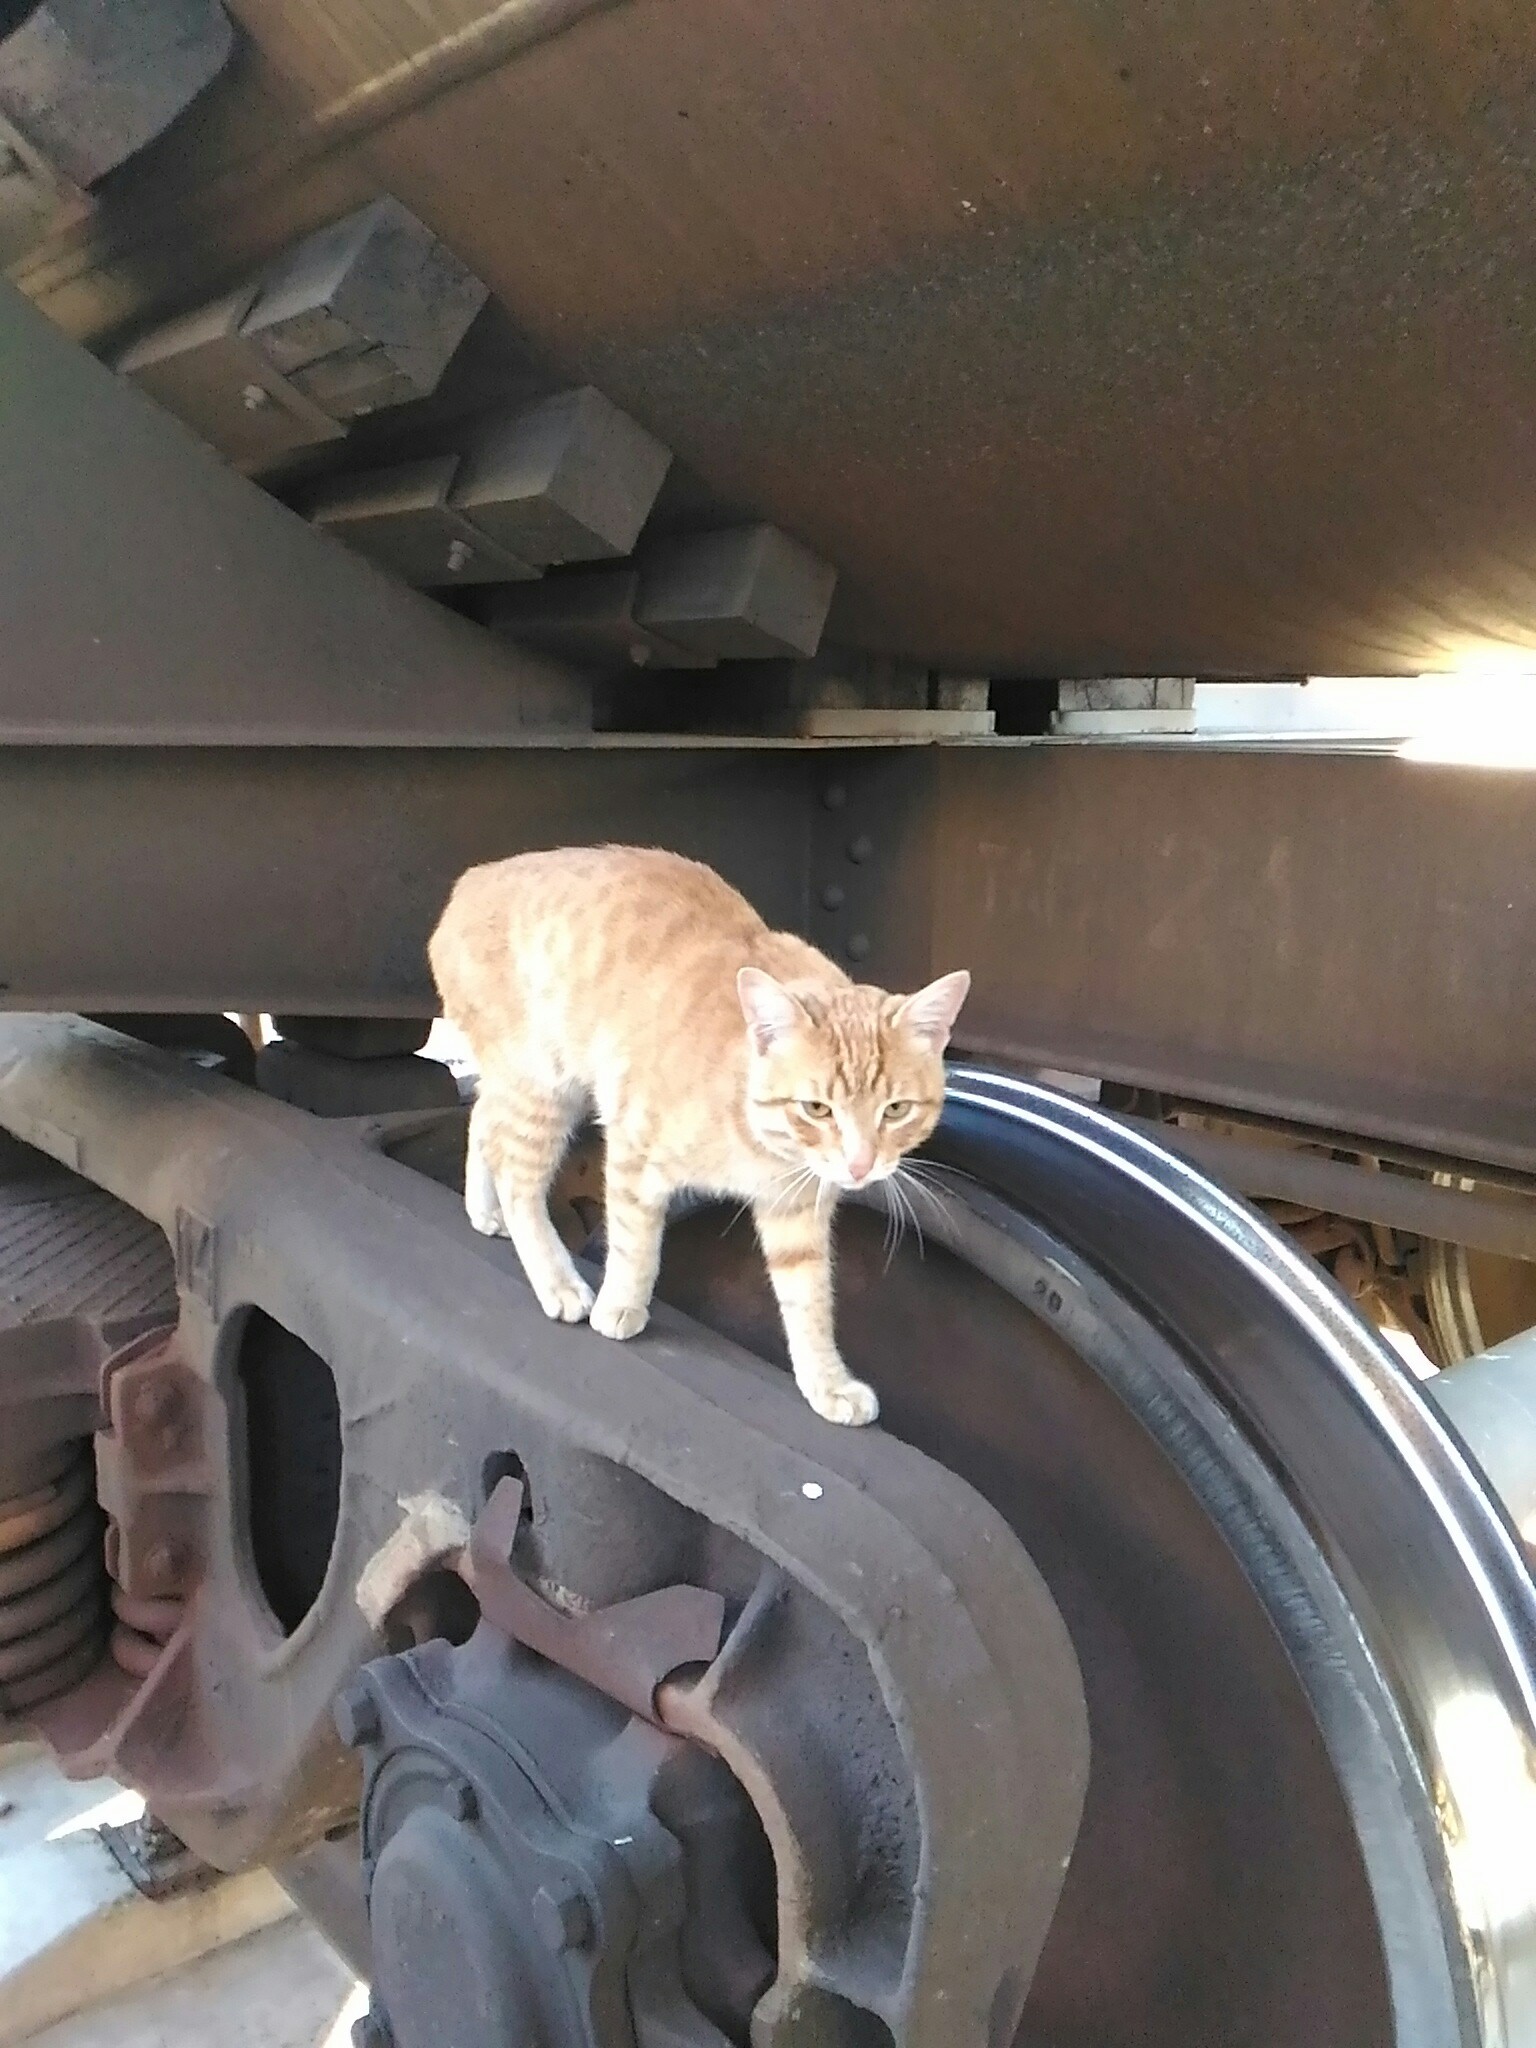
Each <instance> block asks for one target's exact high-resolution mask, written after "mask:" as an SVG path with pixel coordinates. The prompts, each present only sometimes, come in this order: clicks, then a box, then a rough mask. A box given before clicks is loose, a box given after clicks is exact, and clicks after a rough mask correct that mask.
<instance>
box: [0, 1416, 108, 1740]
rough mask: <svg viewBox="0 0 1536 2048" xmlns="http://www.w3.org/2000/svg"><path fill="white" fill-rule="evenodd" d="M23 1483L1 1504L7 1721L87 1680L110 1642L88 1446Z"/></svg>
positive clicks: (47, 1463)
mask: <svg viewBox="0 0 1536 2048" xmlns="http://www.w3.org/2000/svg"><path fill="white" fill-rule="evenodd" d="M12 1483H13V1484H14V1483H16V1482H14V1481H13V1482H12ZM22 1483H23V1484H24V1487H25V1491H23V1492H21V1493H17V1494H14V1495H11V1496H9V1497H8V1498H0V1720H3V1719H4V1718H6V1717H7V1716H12V1715H22V1714H26V1713H30V1712H31V1711H32V1710H33V1709H34V1708H36V1707H40V1706H42V1705H43V1704H44V1703H45V1702H46V1701H48V1700H51V1699H54V1698H56V1697H57V1695H58V1694H60V1693H63V1692H68V1691H69V1689H70V1688H71V1686H74V1685H78V1684H79V1683H80V1681H81V1680H82V1679H83V1678H86V1677H87V1676H89V1674H90V1672H91V1671H92V1670H93V1669H94V1668H95V1666H96V1664H97V1663H98V1661H99V1660H100V1657H101V1654H102V1649H103V1641H102V1638H103V1636H104V1634H105V1618H106V1600H105V1597H104V1596H105V1593H106V1564H105V1560H104V1558H103V1556H102V1549H101V1514H100V1511H99V1509H98V1508H97V1506H96V1484H95V1470H94V1467H93V1465H92V1462H91V1451H90V1446H89V1444H86V1443H71V1444H65V1445H63V1446H61V1447H60V1448H59V1449H58V1450H56V1451H54V1452H51V1453H50V1454H49V1455H48V1457H47V1458H46V1459H42V1460H39V1462H38V1463H37V1465H36V1466H34V1467H33V1468H32V1469H31V1470H30V1471H29V1472H28V1473H27V1474H26V1476H25V1479H24V1481H23V1482H22Z"/></svg>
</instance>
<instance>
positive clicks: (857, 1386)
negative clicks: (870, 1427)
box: [802, 1379, 880, 1429]
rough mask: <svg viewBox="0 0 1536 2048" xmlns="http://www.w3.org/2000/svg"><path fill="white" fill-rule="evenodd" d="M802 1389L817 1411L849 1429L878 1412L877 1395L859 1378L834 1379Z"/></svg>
mask: <svg viewBox="0 0 1536 2048" xmlns="http://www.w3.org/2000/svg"><path fill="white" fill-rule="evenodd" d="M802 1391H803V1392H804V1393H805V1398H806V1399H807V1401H809V1402H810V1404H811V1406H812V1407H813V1408H814V1409H815V1410H816V1413H817V1414H818V1415H820V1416H823V1417H824V1418H825V1419H826V1420H827V1421H828V1422H840V1423H842V1424H844V1425H845V1427H847V1428H849V1429H863V1428H864V1426H865V1425H866V1424H867V1423H871V1422H873V1421H874V1420H875V1419H876V1417H877V1416H878V1415H879V1413H880V1397H879V1395H878V1394H876V1392H875V1390H874V1388H873V1387H867V1386H865V1384H864V1382H863V1381H862V1380H856V1379H846V1380H834V1381H833V1382H832V1383H831V1385H830V1386H826V1387H816V1388H814V1389H811V1388H806V1389H802Z"/></svg>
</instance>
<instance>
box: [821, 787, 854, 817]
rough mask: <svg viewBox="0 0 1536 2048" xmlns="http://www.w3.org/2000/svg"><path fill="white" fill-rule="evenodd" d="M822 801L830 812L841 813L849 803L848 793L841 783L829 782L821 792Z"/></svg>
mask: <svg viewBox="0 0 1536 2048" xmlns="http://www.w3.org/2000/svg"><path fill="white" fill-rule="evenodd" d="M821 801H822V803H823V804H824V805H825V807H826V808H827V809H828V810H829V811H840V810H841V809H842V808H843V805H844V804H845V803H847V801H848V792H847V790H846V789H844V787H843V785H842V784H841V783H840V782H829V783H828V784H827V786H826V788H825V789H824V790H823V791H822V792H821Z"/></svg>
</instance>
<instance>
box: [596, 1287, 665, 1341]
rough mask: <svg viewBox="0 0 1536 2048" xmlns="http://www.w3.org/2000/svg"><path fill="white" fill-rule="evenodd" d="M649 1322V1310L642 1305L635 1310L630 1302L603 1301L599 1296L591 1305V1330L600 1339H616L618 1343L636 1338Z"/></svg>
mask: <svg viewBox="0 0 1536 2048" xmlns="http://www.w3.org/2000/svg"><path fill="white" fill-rule="evenodd" d="M650 1320H651V1312H650V1310H649V1309H648V1308H646V1307H644V1306H643V1305H642V1306H641V1307H639V1308H636V1307H635V1306H634V1304H633V1303H632V1302H623V1301H605V1300H604V1299H603V1297H602V1295H601V1294H599V1296H598V1297H597V1300H596V1301H595V1302H594V1303H593V1305H592V1327H593V1329H594V1330H596V1332H597V1333H598V1335H599V1336H600V1337H616V1338H617V1339H618V1340H619V1342H620V1343H623V1341H624V1340H625V1338H627V1337H638V1336H639V1334H640V1332H641V1331H642V1330H643V1329H644V1328H645V1326H646V1324H647V1323H648V1322H649V1321H650Z"/></svg>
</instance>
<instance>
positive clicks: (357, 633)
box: [0, 281, 590, 837]
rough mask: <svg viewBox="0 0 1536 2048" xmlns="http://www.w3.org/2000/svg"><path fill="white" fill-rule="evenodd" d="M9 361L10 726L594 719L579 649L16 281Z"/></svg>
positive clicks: (452, 726)
mask: <svg viewBox="0 0 1536 2048" xmlns="http://www.w3.org/2000/svg"><path fill="white" fill-rule="evenodd" d="M0 380H3V387H4V393H5V402H4V404H3V405H0V519H3V522H4V529H5V542H4V546H3V547H0V619H3V620H4V630H3V633H0V744H11V745H16V744H24V743H27V742H45V743H46V742H60V743H63V744H66V745H81V744H88V743H90V744H106V745H122V744H126V745H130V746H138V745H145V744H151V743H153V742H154V741H155V740H157V739H158V740H165V739H167V738H175V739H176V740H178V741H180V742H182V743H184V744H185V743H188V742H192V743H207V744H224V745H228V744H230V743H231V742H238V741H240V740H247V741H249V740H253V739H254V740H265V741H267V742H269V743H278V744H283V745H308V746H337V745H356V744H357V743H359V742H360V741H367V740H372V741H374V742H375V743H380V742H383V743H388V742H391V741H394V742H397V743H401V744H405V745H411V744H422V743H424V742H427V741H432V742H434V743H437V744H442V743H444V742H445V741H452V740H455V739H457V740H458V741H460V742H461V743H472V744H476V745H481V746H494V745H499V744H505V743H507V742H510V741H516V740H520V739H526V738H527V737H528V736H529V734H530V732H537V731H540V730H547V729H548V728H549V727H551V726H558V725H569V724H571V723H572V722H575V721H580V720H581V719H583V718H585V719H586V720H587V722H590V711H589V708H588V707H589V701H590V695H589V692H588V690H587V689H586V687H585V685H584V684H583V683H582V682H581V681H580V680H579V679H578V678H577V677H576V676H575V675H574V674H573V672H572V671H571V670H570V669H569V668H567V667H565V666H563V665H562V664H560V663H558V662H554V661H550V660H548V659H546V658H545V657H543V656H541V655H534V654H525V653H520V652H518V651H517V650H516V649H515V648H513V647H512V646H510V645H509V644H508V643H506V642H498V641H496V640H494V639H492V638H491V637H490V636H489V635H488V634H485V633H483V632H479V631H477V630H476V629H475V628H474V627H472V626H470V625H469V624H467V623H466V622H465V621H464V620H462V619H458V618H455V617H454V616H453V615H452V614H451V613H450V612H448V611H446V610H445V609H444V608H443V607H442V606H441V605H436V604H433V603H431V602H430V601H429V600H428V599H426V598H423V597H419V596H417V595H416V594H415V593H414V592H413V591H409V590H406V589H404V588H403V587H402V586H401V585H400V584H399V583H397V582H395V581H394V580H393V579H391V578H390V577H387V576H385V575H383V574H381V573H380V571H378V570H377V569H375V568H372V567H371V566H370V565H369V564H368V563H366V562H363V561H360V560H359V559H358V558H357V557H356V556H355V555H353V554H351V553H349V551H348V550H347V549H345V548H343V547H341V546H339V545H337V544H336V543H335V542H334V541H331V540H329V539H327V538H326V537H325V536H324V535H322V534H320V533H318V532H316V531H315V529H314V528H313V527H311V526H309V525H308V524H306V523H305V521H303V520H301V519H299V518H297V517H296V516H295V515H294V514H293V513H291V512H289V511H287V510H285V509H284V507H282V506H281V505H279V504H277V503H276V502H275V501H274V500H273V499H272V498H271V497H270V496H269V495H268V494H267V493H266V492H265V491H263V490H261V489H260V488H258V486H257V485H255V484H253V483H250V482H248V481H247V480H246V479H245V478H244V477H241V476H237V475H236V474H235V473H234V472H233V471H232V470H230V469H228V468H226V467H225V465H224V464H223V463H221V462H220V461H218V460H217V459H216V458H215V457H214V456H213V454H212V453H211V452H210V451H209V450H208V449H207V448H205V447H204V446H202V445H201V444H200V443H199V442H197V441H196V440H194V439H193V437H192V435H191V434H190V433H188V432H187V430H186V429H185V428H184V427H182V426H181V425H180V424H179V423H178V422H177V421H175V420H173V419H172V418H171V417H170V416H169V415H168V414H167V413H165V412H163V411H162V410H161V409H160V408H159V407H158V406H156V405H153V404H152V403H151V402H150V401H149V400H148V399H147V398H146V397H144V396H143V395H142V394H141V393H140V392H138V391H135V390H134V389H133V388H132V386H131V385H129V384H127V383H126V382H125V381H124V380H123V379H121V378H118V377H114V376H112V375H111V373H110V372H109V371H107V370H105V369H103V368H102V367H101V365H100V364H98V363H95V362H93V361H92V360H91V358H90V357H89V356H88V355H87V354H86V352H85V351H84V350H83V349H81V348H77V347H75V346H73V345H72V344H71V343H70V342H69V341H68V340H66V339H65V337H64V336H63V335H61V334H59V333H58V331H57V330H56V329H55V328H54V327H53V326H51V325H50V323H49V322H48V321H47V320H45V319H44V318H43V317H42V316H41V315H40V314H39V313H38V312H37V311H36V310H35V309H34V308H33V307H31V306H29V305H28V304H27V303H26V301H25V300H24V299H23V298H22V297H21V295H20V294H19V293H18V292H16V291H15V290H14V289H13V287H11V286H10V285H8V284H5V283H4V282H3V281H0ZM70 822H71V829H72V831H73V832H74V833H76V834H77V835H83V836H86V837H89V836H90V833H91V829H92V828H91V827H90V825H89V824H88V822H87V821H86V819H85V818H84V816H83V815H81V814H76V815H75V816H74V817H73V818H72V820H71V821H70Z"/></svg>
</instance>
